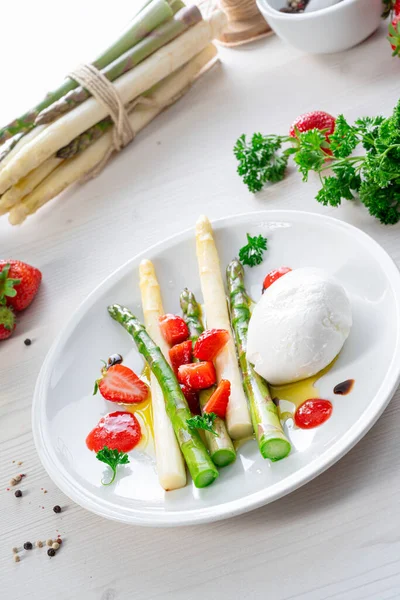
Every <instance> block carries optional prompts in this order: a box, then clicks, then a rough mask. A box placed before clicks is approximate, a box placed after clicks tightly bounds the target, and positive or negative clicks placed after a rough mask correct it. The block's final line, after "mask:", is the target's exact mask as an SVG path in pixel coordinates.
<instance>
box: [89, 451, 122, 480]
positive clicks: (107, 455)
mask: <svg viewBox="0 0 400 600" xmlns="http://www.w3.org/2000/svg"><path fill="white" fill-rule="evenodd" d="M96 458H97V460H100V461H101V462H103V463H106V465H108V466H109V467H110V468H111V470H112V478H111V480H110V481H108V482H107V483H105V482H104V481H103V480H102V481H101V483H102V484H103V485H111V484H112V483H113V482H114V479H115V476H116V474H117V467H118V465H127V464H128V463H129V456H128V455H127V454H126V453H125V452H120V451H119V450H111V448H108V447H107V446H104V448H102V449H101V450H99V452H97V454H96Z"/></svg>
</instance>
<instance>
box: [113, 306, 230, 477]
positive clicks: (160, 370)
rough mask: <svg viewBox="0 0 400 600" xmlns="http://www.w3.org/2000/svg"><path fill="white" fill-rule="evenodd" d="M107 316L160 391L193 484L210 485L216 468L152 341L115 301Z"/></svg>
mask: <svg viewBox="0 0 400 600" xmlns="http://www.w3.org/2000/svg"><path fill="white" fill-rule="evenodd" d="M108 312H109V313H110V315H111V317H112V318H113V319H115V320H116V321H117V322H118V323H120V324H121V325H122V326H123V327H124V328H125V329H126V330H127V332H128V333H130V335H131V336H132V338H133V339H134V341H135V343H136V345H137V348H138V350H139V352H140V353H141V354H142V356H143V357H144V358H145V359H146V361H147V363H148V365H149V367H150V369H151V370H152V372H153V373H154V375H155V376H156V378H157V381H158V383H159V385H160V387H161V389H162V391H163V394H164V400H165V406H166V409H167V414H168V416H169V418H170V420H171V423H172V426H173V428H174V431H175V435H176V438H177V440H178V443H179V446H180V448H181V451H182V454H183V456H184V458H185V461H186V464H187V466H188V468H189V471H190V474H191V476H192V479H193V482H194V484H195V486H196V487H198V488H203V487H206V486H207V485H210V484H211V483H212V482H213V481H214V480H215V479H216V478H217V477H218V470H217V469H216V467H215V465H214V463H213V462H212V461H211V459H210V457H209V455H208V452H207V450H206V448H205V446H204V444H203V442H202V441H201V438H200V436H199V434H198V433H197V431H194V430H192V429H190V428H189V426H188V424H187V420H188V419H190V418H191V416H192V415H191V412H190V410H189V407H188V405H187V402H186V399H185V396H184V395H183V393H182V390H181V388H180V385H179V383H178V381H177V379H176V377H175V375H174V372H173V371H172V369H171V367H170V366H169V364H168V362H167V361H166V359H165V358H164V355H163V354H162V352H161V350H160V349H159V347H158V346H157V345H156V344H155V343H154V342H153V340H152V339H151V337H150V336H149V334H148V333H147V331H146V329H145V327H144V326H143V325H142V323H140V321H139V320H138V319H137V318H136V317H135V316H134V315H133V314H132V313H131V312H130V311H129V310H128V309H127V308H124V307H122V306H120V305H119V304H113V305H111V306H109V307H108Z"/></svg>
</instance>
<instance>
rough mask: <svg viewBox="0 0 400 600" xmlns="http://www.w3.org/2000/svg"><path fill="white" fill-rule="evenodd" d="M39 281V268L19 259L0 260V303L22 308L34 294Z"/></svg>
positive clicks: (40, 275) (25, 306) (17, 308)
mask: <svg viewBox="0 0 400 600" xmlns="http://www.w3.org/2000/svg"><path fill="white" fill-rule="evenodd" d="M41 281H42V274H41V272H40V271H39V269H36V268H35V267H31V266H30V265H27V264H26V263H24V262H21V261H20V260H1V261H0V303H1V304H7V305H9V306H12V307H13V308H14V309H15V310H17V311H19V310H24V309H25V308H27V307H28V306H29V305H30V303H31V302H32V300H33V299H34V297H35V296H36V294H37V291H38V289H39V286H40V282H41Z"/></svg>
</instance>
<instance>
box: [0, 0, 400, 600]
mask: <svg viewBox="0 0 400 600" xmlns="http://www.w3.org/2000/svg"><path fill="white" fill-rule="evenodd" d="M3 4H4V3H2V7H1V8H0V19H1V22H2V35H1V36H0V56H1V75H2V85H1V88H2V95H1V102H0V111H1V113H0V116H1V121H5V120H7V119H8V118H11V117H12V116H15V115H16V114H17V113H18V112H19V111H20V110H22V109H24V108H26V106H27V104H29V102H30V101H33V102H34V101H35V99H36V97H37V96H38V95H39V96H40V94H41V90H42V91H43V88H44V87H46V86H48V87H49V86H51V84H52V83H55V84H57V81H58V78H57V74H60V73H62V72H63V71H65V70H67V69H68V68H69V67H72V66H74V65H75V63H76V62H79V61H81V60H82V59H84V58H90V57H91V56H92V52H89V49H90V48H93V47H94V48H95V49H96V39H97V48H99V47H100V46H102V45H104V44H103V43H101V44H99V39H101V34H102V35H103V37H104V31H105V30H106V26H107V24H111V25H110V27H111V28H112V27H114V31H112V32H111V33H112V35H111V37H113V35H114V32H115V31H117V30H118V22H119V21H120V22H121V23H123V22H124V21H126V16H127V15H128V14H129V7H128V3H127V2H125V3H124V5H125V8H124V9H123V10H122V9H121V15H118V14H117V12H118V11H117V8H118V4H117V3H114V4H113V9H114V10H115V14H112V13H111V12H109V11H108V12H107V13H106V10H105V9H104V12H102V9H101V7H100V4H99V3H98V2H97V3H95V2H93V1H90V2H89V1H86V2H85V3H83V2H77V1H74V2H70V3H69V4H68V8H66V7H65V6H64V7H61V6H60V5H55V4H54V3H50V2H48V1H46V0H40V1H39V0H38V1H37V2H36V3H27V2H23V3H20V2H14V3H13V4H10V5H9V6H8V7H7V8H5V7H4V5H3ZM121 4H122V3H121ZM93 11H97V13H98V14H97V16H96V19H95V21H96V25H98V26H99V30H98V32H97V34H95V33H94V31H92V27H90V28H89V25H88V24H89V16H90V15H91V14H92V12H93ZM97 36H100V37H97ZM221 57H222V60H223V66H222V67H218V68H216V69H214V70H213V71H212V72H211V73H210V74H209V75H208V76H207V79H205V80H203V81H201V82H199V83H198V85H197V86H196V87H195V89H193V90H192V91H191V93H190V94H189V95H187V96H186V97H185V98H184V99H183V100H182V101H180V102H179V103H178V104H177V105H176V106H174V107H172V108H171V109H170V110H169V111H168V113H166V114H164V115H162V116H161V117H159V118H158V119H157V120H156V121H155V122H153V124H152V125H151V126H150V127H149V128H148V129H147V130H146V131H145V132H143V133H142V134H141V135H140V136H138V138H137V140H136V142H135V143H134V144H133V145H132V146H131V147H130V148H128V149H126V150H125V151H124V152H123V153H122V154H121V155H120V156H119V157H118V158H117V159H116V160H114V161H113V163H112V164H111V165H109V166H108V167H107V169H106V171H105V172H104V173H103V174H102V175H101V176H100V177H99V178H98V179H97V180H95V181H93V182H90V183H88V184H86V185H85V186H83V187H80V188H76V189H75V190H73V191H72V190H71V191H70V192H68V193H67V194H65V195H64V196H63V197H62V198H60V199H59V200H58V201H57V202H55V203H53V205H49V206H48V208H46V209H45V210H42V211H41V212H40V213H39V214H38V215H37V216H35V217H33V218H31V219H29V221H27V223H26V224H25V225H24V226H22V227H21V228H19V229H13V228H11V227H10V226H9V225H8V223H7V220H6V219H4V218H2V219H0V255H1V256H10V257H15V258H20V259H22V260H26V261H29V262H31V263H32V264H35V265H37V266H38V267H39V268H40V269H41V270H42V271H43V275H44V282H43V285H42V288H41V291H40V294H39V296H38V298H37V300H36V301H35V303H34V305H33V306H32V307H31V308H30V309H29V310H28V311H27V312H26V313H25V315H24V316H23V317H22V318H21V322H20V323H19V327H18V329H17V331H16V333H15V335H14V336H13V338H11V339H10V340H9V341H7V342H3V343H2V344H1V347H0V456H1V461H0V585H1V597H2V598H3V597H4V598H5V599H7V600H20V599H21V600H22V598H26V597H28V596H30V597H34V598H39V597H40V598H41V599H42V600H48V599H49V600H50V598H53V597H57V599H60V600H69V599H72V598H74V599H78V600H80V599H85V600H128V599H129V600H136V599H139V598H140V599H143V600H153V599H157V600H158V599H162V600H164V599H165V600H187V599H188V598H190V599H191V600H192V599H193V600H197V599H199V600H200V599H203V598H208V599H210V600H217V599H218V600H225V599H226V600H227V599H228V598H229V599H230V598H234V599H236V598H250V599H252V600H253V599H254V600H258V599H260V600H261V599H262V600H266V599H267V600H269V599H270V598H271V600H272V599H273V600H293V599H296V600H327V599H341V600H372V599H373V600H388V599H395V598H399V597H400V562H399V550H400V540H399V534H398V529H399V510H398V506H399V491H400V484H399V476H398V473H399V467H400V453H399V451H398V445H399V431H400V411H399V408H398V400H399V394H397V395H396V396H395V397H394V399H393V400H392V402H391V404H390V405H389V407H388V409H387V410H386V412H385V413H384V415H383V417H382V418H381V419H380V420H379V422H378V423H377V424H376V425H375V427H374V428H373V429H372V431H371V432H370V433H369V434H368V435H367V436H366V437H365V438H364V439H363V440H362V441H361V442H360V443H359V444H358V446H356V448H355V449H353V450H352V451H351V452H350V453H349V454H348V455H347V456H346V457H345V458H344V459H342V460H341V461H340V462H339V463H338V464H337V465H336V466H334V467H333V468H332V469H330V470H329V471H328V472H327V473H325V474H324V475H322V476H320V477H319V478H318V479H316V480H315V481H313V482H312V483H310V484H309V485H307V486H306V487H304V488H303V489H301V490H299V491H297V492H295V493H293V494H292V495H290V496H288V497H286V498H285V499H283V500H280V501H278V502H276V503H274V504H272V505H270V506H267V507H265V508H262V509H259V510H257V511H255V512H253V513H250V514H248V515H245V516H242V517H237V518H234V519H232V520H229V521H225V522H219V523H215V524H211V525H205V526H200V527H187V528H183V529H173V530H168V529H164V530H156V529H154V530H151V529H140V528H134V527H127V526H122V525H118V524H116V523H113V522H107V521H104V520H101V519H99V518H97V517H95V516H93V515H91V514H89V513H87V512H84V511H83V510H82V509H81V508H79V507H78V506H75V505H73V504H72V503H71V502H70V501H69V500H68V499H67V498H66V497H64V496H63V495H62V494H61V492H59V491H58V490H57V489H56V488H55V486H54V485H53V484H52V483H51V481H50V480H49V478H48V477H47V475H46V474H45V472H44V470H43V469H42V467H41V465H40V464H39V461H38V459H37V455H36V452H35V450H34V447H33V442H32V435H31V428H30V405H31V398H32V392H33V387H34V383H35V380H36V377H37V374H38V372H39V369H40V367H41V364H42V362H43V359H44V357H45V354H46V352H47V350H48V349H49V347H50V345H51V343H52V341H53V339H54V337H55V335H56V334H57V332H58V330H59V328H60V327H61V326H62V325H63V323H64V322H65V320H66V319H68V318H69V317H70V315H71V314H72V312H73V310H74V309H75V308H76V307H77V306H78V304H79V303H80V302H81V300H82V298H83V297H85V296H86V294H87V293H88V292H90V291H91V290H92V289H93V287H94V286H95V285H97V284H98V283H99V282H100V281H101V280H102V279H103V278H104V277H105V276H106V275H108V274H109V273H110V272H111V271H112V270H114V269H115V268H116V267H118V266H119V265H120V264H121V263H123V262H124V261H126V260H127V259H128V258H130V257H131V256H133V255H134V254H135V253H137V252H138V251H140V250H141V249H143V248H145V247H146V246H147V245H150V244H152V243H154V242H156V241H158V240H159V239H161V238H163V237H165V236H167V235H171V234H173V233H176V232H178V231H179V230H181V229H184V228H186V227H189V226H191V225H192V224H193V223H194V221H195V219H196V217H197V216H198V214H199V213H200V212H206V213H207V214H208V215H209V216H210V217H211V218H217V217H220V216H224V215H227V214H235V213H241V212H243V211H248V210H252V209H254V210H258V209H260V208H300V209H303V210H311V211H315V212H321V213H322V212H323V213H326V214H332V215H334V216H336V217H338V218H341V219H345V220H347V221H349V222H351V223H353V224H355V225H357V226H359V227H360V228H361V229H363V230H364V231H367V232H368V233H369V234H370V235H372V237H373V238H375V239H376V240H378V241H379V242H380V243H381V244H382V245H383V247H384V248H385V249H386V250H387V251H388V252H389V254H391V256H392V257H393V258H394V259H395V260H396V262H397V263H398V264H400V241H399V228H400V227H399V226H395V227H384V226H382V225H380V224H379V223H378V222H375V221H374V220H373V219H372V218H371V217H370V216H369V215H368V214H367V213H366V211H364V209H363V208H362V207H358V206H353V205H350V203H347V204H346V205H345V206H343V207H342V208H340V209H326V208H324V207H322V206H319V205H318V204H317V203H316V202H315V200H314V199H313V192H314V190H315V189H316V185H315V184H313V183H310V184H308V185H305V184H301V183H300V181H299V177H298V175H297V174H295V173H294V172H291V174H290V177H289V178H288V179H286V180H285V181H284V182H282V183H281V184H279V185H276V186H274V187H273V188H270V189H268V190H265V191H264V192H262V193H261V194H259V195H258V196H257V198H255V197H253V196H251V195H250V194H249V193H248V192H247V191H246V188H245V187H244V186H243V184H242V183H241V181H240V179H239V178H238V177H237V176H236V174H235V168H236V164H235V160H234V158H233V155H232V145H233V143H234V141H235V139H236V138H237V137H238V135H239V134H241V133H242V132H248V133H251V132H253V131H254V130H261V131H264V132H274V131H275V132H285V131H286V130H287V129H288V126H289V123H290V122H291V121H292V120H293V119H294V118H295V117H296V116H297V114H299V113H301V112H305V111H307V110H311V109H316V108H319V109H323V110H327V111H328V112H332V113H334V114H337V113H339V112H343V113H345V114H346V116H348V117H349V118H350V119H351V118H356V117H358V116H361V115H364V114H376V113H384V114H388V113H389V112H390V111H391V109H392V107H393V105H394V104H395V102H396V101H397V99H398V97H399V89H400V88H399V69H400V63H399V62H398V61H396V60H393V59H391V57H390V48H389V46H388V45H387V42H386V41H385V30H384V28H382V29H381V31H380V32H378V33H377V34H375V35H374V36H373V37H372V38H371V39H370V40H368V41H367V42H366V43H364V44H363V45H361V46H359V47H357V48H355V49H353V50H351V51H349V52H347V53H344V54H341V55H336V56H328V57H311V56H305V55H302V54H300V53H297V52H296V51H294V50H292V49H290V48H288V47H286V46H284V45H283V44H282V43H281V42H280V41H279V40H278V39H276V38H269V39H267V40H264V41H263V42H260V43H257V44H254V45H252V46H249V47H245V48H242V49H240V50H232V51H226V50H224V51H223V52H221ZM316 250H317V251H318V250H319V249H316ZM27 336H29V337H31V338H32V339H33V344H32V345H31V346H30V347H25V346H24V344H23V340H24V339H25V337H27ZM365 376H366V377H368V373H366V374H365ZM12 460H17V461H18V460H22V461H23V462H24V464H23V466H22V467H21V468H22V470H23V472H25V473H27V477H26V479H25V480H24V482H23V485H21V486H20V487H21V489H23V490H24V497H23V498H21V499H17V498H15V497H14V495H13V494H12V492H7V491H6V487H7V484H8V480H9V479H10V477H11V476H12V475H13V474H14V473H15V472H17V471H18V470H19V467H16V466H15V465H13V464H12ZM41 488H45V489H47V490H48V493H47V494H45V495H44V494H43V491H42V490H41ZM54 504H61V505H62V506H63V509H64V510H63V512H62V513H61V515H55V514H54V513H53V512H52V507H53V505H54ZM42 506H44V508H43V509H42V508H41V507H42ZM56 530H58V531H59V532H60V533H61V535H62V536H63V537H64V539H65V544H64V546H63V547H62V549H61V551H60V552H59V554H58V555H57V556H56V557H55V558H54V559H51V560H50V559H49V558H48V557H47V556H46V555H45V550H35V551H32V552H31V553H27V552H26V553H25V554H24V555H23V558H22V560H21V562H20V563H19V564H14V563H13V561H12V553H11V548H12V547H13V546H21V545H22V544H23V542H24V541H27V540H31V541H35V540H36V539H45V538H46V537H49V536H53V537H54V536H55V535H56Z"/></svg>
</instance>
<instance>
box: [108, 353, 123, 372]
mask: <svg viewBox="0 0 400 600" xmlns="http://www.w3.org/2000/svg"><path fill="white" fill-rule="evenodd" d="M123 360H124V359H123V358H122V356H121V355H120V354H111V356H109V358H108V360H107V369H109V368H110V367H113V366H114V365H120V364H121V363H122V361H123Z"/></svg>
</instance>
